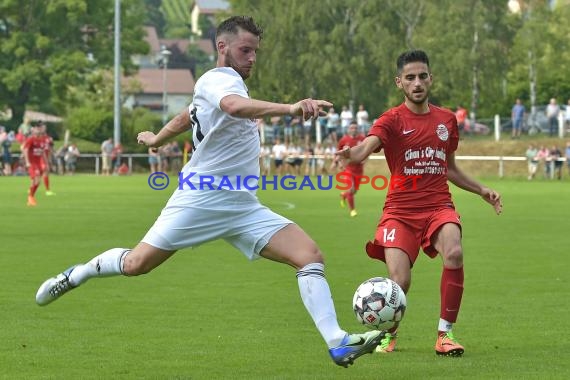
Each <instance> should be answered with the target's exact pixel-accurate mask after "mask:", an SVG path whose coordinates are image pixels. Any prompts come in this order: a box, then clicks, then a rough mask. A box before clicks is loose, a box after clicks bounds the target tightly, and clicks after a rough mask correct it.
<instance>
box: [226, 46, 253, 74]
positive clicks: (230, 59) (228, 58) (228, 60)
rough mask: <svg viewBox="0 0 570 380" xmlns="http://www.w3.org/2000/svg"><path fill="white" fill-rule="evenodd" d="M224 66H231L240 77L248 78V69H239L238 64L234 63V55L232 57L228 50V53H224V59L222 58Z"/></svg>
mask: <svg viewBox="0 0 570 380" xmlns="http://www.w3.org/2000/svg"><path fill="white" fill-rule="evenodd" d="M224 66H226V67H231V68H232V69H234V70H235V71H237V73H238V74H239V75H240V76H241V77H242V79H244V80H245V79H247V78H249V73H250V72H249V70H244V69H241V68H240V67H239V66H238V64H237V63H236V61H235V59H234V57H232V54H231V53H230V52H229V51H228V53H227V54H226V59H225V60H224Z"/></svg>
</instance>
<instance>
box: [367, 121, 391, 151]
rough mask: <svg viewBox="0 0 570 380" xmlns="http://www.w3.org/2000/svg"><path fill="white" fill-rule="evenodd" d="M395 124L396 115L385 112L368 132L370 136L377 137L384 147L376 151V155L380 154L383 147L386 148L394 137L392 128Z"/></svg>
mask: <svg viewBox="0 0 570 380" xmlns="http://www.w3.org/2000/svg"><path fill="white" fill-rule="evenodd" d="M394 122H395V115H394V113H393V112H390V111H387V112H384V113H383V114H382V115H380V117H379V118H378V119H376V120H375V121H374V123H373V124H372V127H371V128H370V131H369V132H368V136H376V137H378V138H379V139H380V141H381V142H382V145H381V146H380V147H379V148H378V149H376V150H375V151H374V153H378V152H380V150H382V147H384V146H385V145H386V144H387V143H388V141H389V139H390V136H391V135H392V131H391V129H392V126H393V125H394Z"/></svg>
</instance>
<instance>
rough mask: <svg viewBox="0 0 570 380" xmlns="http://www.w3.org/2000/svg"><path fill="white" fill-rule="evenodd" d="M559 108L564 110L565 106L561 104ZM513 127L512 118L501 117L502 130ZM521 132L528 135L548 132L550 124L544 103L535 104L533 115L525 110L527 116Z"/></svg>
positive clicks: (505, 130)
mask: <svg viewBox="0 0 570 380" xmlns="http://www.w3.org/2000/svg"><path fill="white" fill-rule="evenodd" d="M560 110H561V111H562V112H565V110H566V106H565V105H561V106H560ZM512 129H513V120H512V119H511V118H510V117H509V118H501V130H502V131H503V132H510V131H511V130H512ZM522 132H523V133H528V134H529V135H536V134H537V133H549V132H550V125H549V124H548V118H547V117H546V105H543V106H542V105H541V106H536V110H535V113H534V115H533V114H531V113H530V111H528V112H527V116H526V117H525V119H524V120H523V124H522Z"/></svg>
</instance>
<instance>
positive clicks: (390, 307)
mask: <svg viewBox="0 0 570 380" xmlns="http://www.w3.org/2000/svg"><path fill="white" fill-rule="evenodd" d="M352 305H353V308H354V313H355V314H356V319H357V320H358V322H360V323H362V324H363V325H364V326H366V327H368V328H369V329H372V330H388V329H391V328H392V327H394V326H396V325H397V324H398V323H399V322H400V321H401V320H402V318H403V317H404V312H405V311H406V295H405V294H404V291H403V290H402V288H400V286H399V285H398V284H396V283H395V282H394V281H392V280H390V279H388V278H383V277H374V278H371V279H369V280H366V281H364V282H363V283H362V284H360V286H359V287H358V289H356V292H355V293H354V297H353V299H352Z"/></svg>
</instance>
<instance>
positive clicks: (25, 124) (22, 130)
mask: <svg viewBox="0 0 570 380" xmlns="http://www.w3.org/2000/svg"><path fill="white" fill-rule="evenodd" d="M31 133H32V124H31V123H30V119H28V118H27V117H25V118H24V120H23V121H22V124H20V126H19V127H18V135H20V136H22V137H21V138H22V141H20V140H18V141H19V142H20V144H23V143H24V140H25V139H26V137H28V136H30V134H31Z"/></svg>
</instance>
